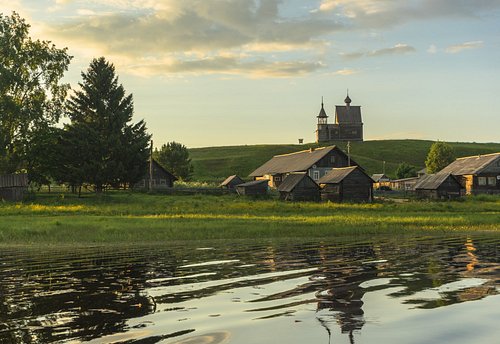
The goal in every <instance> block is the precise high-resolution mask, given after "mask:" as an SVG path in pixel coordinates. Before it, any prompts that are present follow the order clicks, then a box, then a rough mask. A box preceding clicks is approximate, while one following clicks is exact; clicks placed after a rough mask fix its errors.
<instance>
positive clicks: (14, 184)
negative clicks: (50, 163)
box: [0, 173, 28, 202]
mask: <svg viewBox="0 0 500 344" xmlns="http://www.w3.org/2000/svg"><path fill="white" fill-rule="evenodd" d="M27 190H28V175H27V174H26V173H21V174H4V175H0V200H5V201H14V202H19V201H22V200H23V198H24V195H25V194H26V191H27Z"/></svg>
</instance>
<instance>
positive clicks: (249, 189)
mask: <svg viewBox="0 0 500 344" xmlns="http://www.w3.org/2000/svg"><path fill="white" fill-rule="evenodd" d="M267 188H268V186H267V180H254V181H251V182H247V183H243V184H240V185H237V186H236V192H237V193H238V195H245V196H263V195H266V194H267Z"/></svg>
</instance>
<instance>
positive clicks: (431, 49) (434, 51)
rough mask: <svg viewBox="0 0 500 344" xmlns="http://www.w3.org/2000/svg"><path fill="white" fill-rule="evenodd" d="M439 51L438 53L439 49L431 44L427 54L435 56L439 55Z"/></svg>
mask: <svg viewBox="0 0 500 344" xmlns="http://www.w3.org/2000/svg"><path fill="white" fill-rule="evenodd" d="M437 51H438V49H437V47H436V46H435V45H434V44H431V45H430V46H429V48H428V49H427V52H428V53H429V54H435V53H437Z"/></svg>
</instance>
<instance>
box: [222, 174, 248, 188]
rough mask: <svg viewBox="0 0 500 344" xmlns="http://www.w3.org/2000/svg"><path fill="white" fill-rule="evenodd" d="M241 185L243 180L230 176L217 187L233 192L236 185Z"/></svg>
mask: <svg viewBox="0 0 500 344" xmlns="http://www.w3.org/2000/svg"><path fill="white" fill-rule="evenodd" d="M243 183H244V181H243V179H241V178H240V177H238V176H237V175H236V174H234V175H232V176H229V177H227V178H226V179H225V180H224V181H223V182H222V183H221V184H220V185H219V186H220V187H221V188H224V189H230V190H233V189H235V188H236V186H237V185H240V184H243Z"/></svg>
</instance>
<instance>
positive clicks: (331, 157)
mask: <svg viewBox="0 0 500 344" xmlns="http://www.w3.org/2000/svg"><path fill="white" fill-rule="evenodd" d="M330 163H332V164H335V155H331V156H330Z"/></svg>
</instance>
